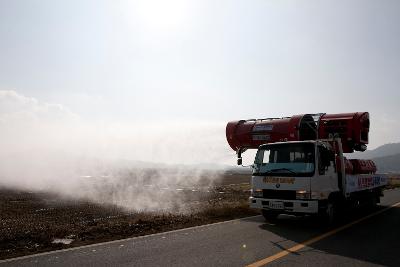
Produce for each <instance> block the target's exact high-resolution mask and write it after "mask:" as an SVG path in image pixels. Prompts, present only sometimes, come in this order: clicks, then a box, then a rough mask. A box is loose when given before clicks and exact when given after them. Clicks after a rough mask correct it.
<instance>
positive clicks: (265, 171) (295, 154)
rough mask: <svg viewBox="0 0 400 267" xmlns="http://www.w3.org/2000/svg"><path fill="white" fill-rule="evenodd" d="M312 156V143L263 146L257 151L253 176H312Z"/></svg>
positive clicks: (313, 151) (313, 149)
mask: <svg viewBox="0 0 400 267" xmlns="http://www.w3.org/2000/svg"><path fill="white" fill-rule="evenodd" d="M314 154H315V145H314V144H313V143H298V144H296V143H287V144H271V145H263V146H261V147H260V148H259V149H258V151H257V155H256V159H255V161H254V169H253V175H265V176H271V175H279V176H303V177H307V176H308V177H309V176H312V175H313V174H314V170H315V167H314V166H315V164H314V162H315V157H314Z"/></svg>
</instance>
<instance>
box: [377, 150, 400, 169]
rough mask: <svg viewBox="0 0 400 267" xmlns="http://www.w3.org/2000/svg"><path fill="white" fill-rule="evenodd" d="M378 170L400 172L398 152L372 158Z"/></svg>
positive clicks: (399, 155)
mask: <svg viewBox="0 0 400 267" xmlns="http://www.w3.org/2000/svg"><path fill="white" fill-rule="evenodd" d="M373 161H374V162H375V164H376V166H377V167H378V172H381V173H382V172H396V173H400V154H396V155H391V156H386V157H379V158H374V159H373Z"/></svg>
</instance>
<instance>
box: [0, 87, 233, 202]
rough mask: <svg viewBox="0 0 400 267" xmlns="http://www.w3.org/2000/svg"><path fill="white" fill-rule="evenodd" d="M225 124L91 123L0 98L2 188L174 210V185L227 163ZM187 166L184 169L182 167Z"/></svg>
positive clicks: (25, 100)
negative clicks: (43, 191)
mask: <svg viewBox="0 0 400 267" xmlns="http://www.w3.org/2000/svg"><path fill="white" fill-rule="evenodd" d="M224 127H225V125H224V123H219V122H190V123H188V122H179V121H169V122H165V121H161V122H145V121H141V122H139V121H132V122H128V123H127V122H93V121H87V120H85V119H83V118H81V117H80V116H79V115H78V114H75V113H73V112H71V111H70V110H69V109H68V108H66V107H63V106H61V105H58V104H48V103H43V102H41V101H39V100H37V99H34V98H30V97H26V96H23V95H21V94H18V93H17V92H15V91H0V147H1V150H0V186H5V187H11V188H22V189H28V190H51V191H52V192H56V193H58V194H61V195H64V196H68V197H79V198H81V197H85V198H89V199H91V200H93V201H97V202H107V203H111V204H117V205H120V206H123V207H126V208H129V209H135V210H171V209H174V210H176V207H177V206H180V205H181V204H182V203H183V201H184V199H182V198H180V197H179V194H177V191H176V189H178V187H179V186H182V185H184V186H188V187H190V186H195V185H196V184H197V183H198V182H199V180H200V179H204V177H207V179H208V180H209V181H208V182H209V183H211V182H212V180H213V179H214V178H215V176H216V173H210V172H207V175H206V176H205V175H204V170H203V169H204V166H207V168H211V167H215V166H223V165H218V164H226V163H228V164H230V163H231V162H230V161H232V159H234V157H233V156H232V155H234V152H232V151H230V149H229V148H228V147H227V144H226V141H225V135H224V130H225V129H224ZM188 166H189V167H188Z"/></svg>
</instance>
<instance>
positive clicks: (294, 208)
mask: <svg viewBox="0 0 400 267" xmlns="http://www.w3.org/2000/svg"><path fill="white" fill-rule="evenodd" d="M249 201H250V207H251V208H254V209H269V210H276V211H278V212H282V213H289V214H290V213H293V214H294V213H300V214H301V213H303V214H317V213H318V200H285V199H266V198H256V197H250V198H249Z"/></svg>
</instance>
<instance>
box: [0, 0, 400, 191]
mask: <svg viewBox="0 0 400 267" xmlns="http://www.w3.org/2000/svg"><path fill="white" fill-rule="evenodd" d="M398 14H400V3H399V2H398V1H384V2H382V1H346V2H342V3H338V2H337V1H323V2H322V1H301V2H298V1H282V0H280V1H261V0H260V1H206V0H204V1H179V0H171V1H161V0H159V1H157V0H152V1H149V0H146V1H14V0H10V1H7V0H2V1H0V36H1V41H0V90H1V91H0V143H1V147H2V149H1V152H0V158H1V160H2V163H1V173H0V179H1V180H0V181H1V182H2V183H6V184H7V183H11V181H14V183H15V181H18V182H17V183H16V184H18V185H19V186H21V184H25V185H27V186H28V187H30V186H32V185H33V184H34V185H35V186H36V185H37V184H40V183H43V184H46V183H47V182H45V181H48V180H49V179H50V180H52V179H54V181H55V182H54V183H56V181H59V179H55V178H49V177H54V176H55V175H56V173H63V174H64V175H65V177H71V176H73V175H78V172H77V171H76V170H77V169H79V170H80V172H79V175H82V174H83V173H82V171H81V170H82V166H81V165H82V164H84V163H83V162H91V163H90V164H89V165H90V166H91V167H90V168H92V167H93V164H92V162H93V160H97V161H100V162H106V161H107V162H113V164H114V163H115V162H119V163H118V164H120V162H122V161H123V162H125V163H126V162H130V163H127V164H128V165H129V164H133V163H132V162H136V163H138V162H152V163H154V164H155V163H157V164H175V165H182V164H186V165H193V164H196V165H198V164H206V165H207V166H208V167H210V166H211V164H212V165H217V166H222V165H224V166H228V165H231V166H232V165H234V164H235V158H234V152H233V151H231V150H230V148H229V147H228V145H227V144H226V141H225V132H224V131H225V124H226V122H227V121H229V120H235V119H248V118H264V117H280V116H291V115H293V114H301V113H317V112H327V113H341V112H355V111H369V112H370V114H371V132H370V140H371V142H370V145H369V148H370V149H371V148H375V147H377V146H379V145H382V144H385V143H388V142H398V141H400V140H399V137H398V132H399V131H400V123H399V121H398V118H397V116H398V114H400V109H399V105H398V101H399V99H400V90H398V85H399V84H400V55H399V52H398V48H399V47H400V27H399V25H400V17H399V16H398ZM82 159H84V160H82ZM78 163H79V164H78ZM77 164H78V165H79V168H78V167H77ZM98 165H102V164H97V165H96V166H98ZM50 166H51V167H50ZM85 166H86V165H85ZM93 168H94V167H93ZM71 170H74V171H73V172H72V173H73V174H72V173H69V171H71ZM44 172H47V173H49V175H48V176H47V178H48V179H47V178H46V179H47V180H46V179H45V180H43V179H42V178H40V177H43V173H44ZM16 177H19V178H16ZM22 177H24V178H22ZM32 181H34V182H32Z"/></svg>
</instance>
